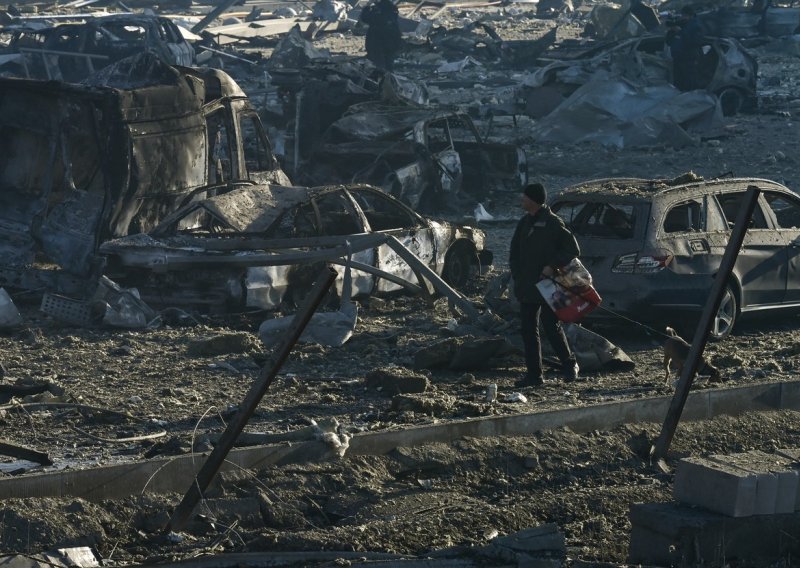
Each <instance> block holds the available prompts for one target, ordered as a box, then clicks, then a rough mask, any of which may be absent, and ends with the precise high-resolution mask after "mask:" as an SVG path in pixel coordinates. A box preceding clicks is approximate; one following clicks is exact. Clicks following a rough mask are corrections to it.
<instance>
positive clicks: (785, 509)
mask: <svg viewBox="0 0 800 568" xmlns="http://www.w3.org/2000/svg"><path fill="white" fill-rule="evenodd" d="M710 459H711V460H712V461H717V462H720V463H725V464H728V465H732V466H734V467H738V468H740V469H743V470H746V471H751V472H753V473H755V474H756V475H757V476H758V481H757V484H756V503H755V508H754V514H756V515H771V514H775V513H779V514H783V513H791V512H793V511H794V510H795V506H796V503H797V493H798V490H799V489H798V479H800V477H798V471H797V470H793V469H792V466H793V461H792V460H791V459H788V458H786V457H784V456H782V455H780V454H767V453H765V452H762V451H759V450H754V451H751V452H745V453H742V454H731V455H728V456H711V458H710Z"/></svg>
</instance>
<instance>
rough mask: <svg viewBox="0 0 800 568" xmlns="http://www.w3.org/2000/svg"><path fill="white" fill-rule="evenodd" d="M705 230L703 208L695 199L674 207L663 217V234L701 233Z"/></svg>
mask: <svg viewBox="0 0 800 568" xmlns="http://www.w3.org/2000/svg"><path fill="white" fill-rule="evenodd" d="M705 228H706V221H705V207H703V204H702V203H701V202H700V201H699V200H697V199H692V200H691V201H686V202H684V203H678V204H677V205H674V206H673V207H672V208H671V209H670V210H669V211H668V212H667V214H666V216H665V217H664V232H665V233H686V232H689V231H703V230H704V229H705Z"/></svg>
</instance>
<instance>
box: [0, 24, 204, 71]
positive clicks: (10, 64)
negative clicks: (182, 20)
mask: <svg viewBox="0 0 800 568" xmlns="http://www.w3.org/2000/svg"><path fill="white" fill-rule="evenodd" d="M7 32H9V33H10V34H11V40H10V42H9V45H8V47H7V48H6V49H5V50H4V51H5V52H6V56H5V57H4V58H2V59H0V70H2V71H3V73H4V74H6V75H13V76H19V77H25V78H32V79H55V80H58V81H67V82H78V81H81V80H83V79H84V78H86V77H88V76H89V75H91V74H92V73H94V72H95V71H97V70H99V69H102V68H103V67H106V66H108V65H110V64H112V63H115V62H117V61H119V60H121V59H125V58H126V57H130V56H133V55H137V54H140V53H145V52H148V53H152V54H154V55H156V56H158V57H159V58H160V59H161V60H162V61H164V62H165V63H169V64H171V65H185V66H188V65H192V64H193V63H194V58H195V51H194V48H193V47H192V46H191V44H190V43H189V42H187V41H186V40H185V39H184V37H183V34H182V33H181V31H180V29H179V28H178V26H176V25H175V24H174V23H173V22H172V20H170V19H169V18H164V17H160V16H148V15H145V14H114V15H110V16H104V17H98V18H91V19H89V20H87V21H85V22H81V23H67V24H61V25H58V26H55V27H39V26H36V27H31V26H30V25H24V24H19V25H17V26H14V27H12V28H10V29H9V30H7ZM3 63H5V65H2V64H3Z"/></svg>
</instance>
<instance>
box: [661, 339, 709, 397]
mask: <svg viewBox="0 0 800 568" xmlns="http://www.w3.org/2000/svg"><path fill="white" fill-rule="evenodd" d="M667 335H669V337H668V338H667V340H666V341H665V342H664V381H665V382H666V383H667V384H669V371H670V367H671V368H674V369H675V370H676V371H677V372H678V378H680V376H681V373H682V372H683V365H684V363H685V362H686V357H687V356H688V355H689V348H690V347H691V345H689V344H688V343H687V342H686V341H685V340H684V339H683V338H682V337H681V336H679V335H678V334H677V332H676V331H675V330H674V329H672V328H671V327H668V328H667ZM697 372H698V374H700V375H708V376H710V377H711V380H712V381H718V380H720V376H719V369H717V368H716V367H714V366H713V365H711V364H710V363H709V362H708V361H706V360H705V358H704V357H700V365H698V367H697Z"/></svg>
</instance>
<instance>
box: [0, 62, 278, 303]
mask: <svg viewBox="0 0 800 568" xmlns="http://www.w3.org/2000/svg"><path fill="white" fill-rule="evenodd" d="M134 69H135V71H136V72H135V73H132V72H131V71H132V70H134ZM128 77H141V78H142V79H139V83H140V84H139V85H138V86H136V87H135V88H131V87H130V85H129V81H130V80H129V79H128ZM92 82H93V83H94V84H83V85H74V84H68V83H54V82H43V81H36V80H27V79H0V134H1V135H0V234H2V239H0V254H1V255H2V265H1V268H0V285H2V286H7V287H11V288H22V289H42V288H44V289H51V290H59V291H61V292H62V293H65V294H74V295H78V296H81V295H83V294H85V293H86V282H87V281H96V279H97V278H98V277H99V275H100V274H101V273H102V270H103V260H102V258H101V257H99V256H98V254H97V248H98V245H99V244H100V243H102V242H103V241H106V240H108V239H111V238H115V237H121V236H125V235H128V234H132V233H139V232H147V231H149V230H150V229H152V228H153V227H155V226H156V225H158V224H159V223H160V221H161V220H162V218H163V217H164V216H165V215H167V214H169V213H171V212H172V211H174V210H176V209H178V208H179V207H180V206H181V205H183V204H184V203H186V202H188V201H189V200H191V199H193V198H197V197H203V196H207V195H214V194H216V193H224V192H226V191H228V190H230V189H231V188H233V187H236V186H237V185H240V184H242V183H245V184H250V183H257V182H258V183H264V182H278V183H284V184H286V183H288V178H287V177H286V176H285V174H283V172H282V171H281V170H280V168H279V167H278V165H277V161H276V160H275V157H274V156H273V154H272V149H271V147H270V144H269V141H268V139H267V137H266V135H265V133H264V130H263V128H262V125H261V122H260V120H259V118H258V115H257V113H256V111H255V110H254V109H253V108H252V107H251V106H250V103H249V101H248V99H247V97H246V96H245V94H244V93H243V92H242V90H241V89H240V88H239V87H238V85H236V83H235V82H233V80H231V78H230V77H229V76H228V75H226V74H225V73H223V72H220V71H217V70H211V69H210V70H195V69H187V68H181V69H178V68H174V67H170V66H168V65H165V64H163V63H161V62H160V61H158V60H157V59H156V58H155V57H154V56H152V55H149V54H144V55H140V56H136V57H134V58H129V59H126V60H122V61H120V62H118V63H117V64H115V65H112V66H109V67H107V68H106V69H104V70H103V71H102V72H101V74H100V75H97V76H94V77H93V78H92Z"/></svg>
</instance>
